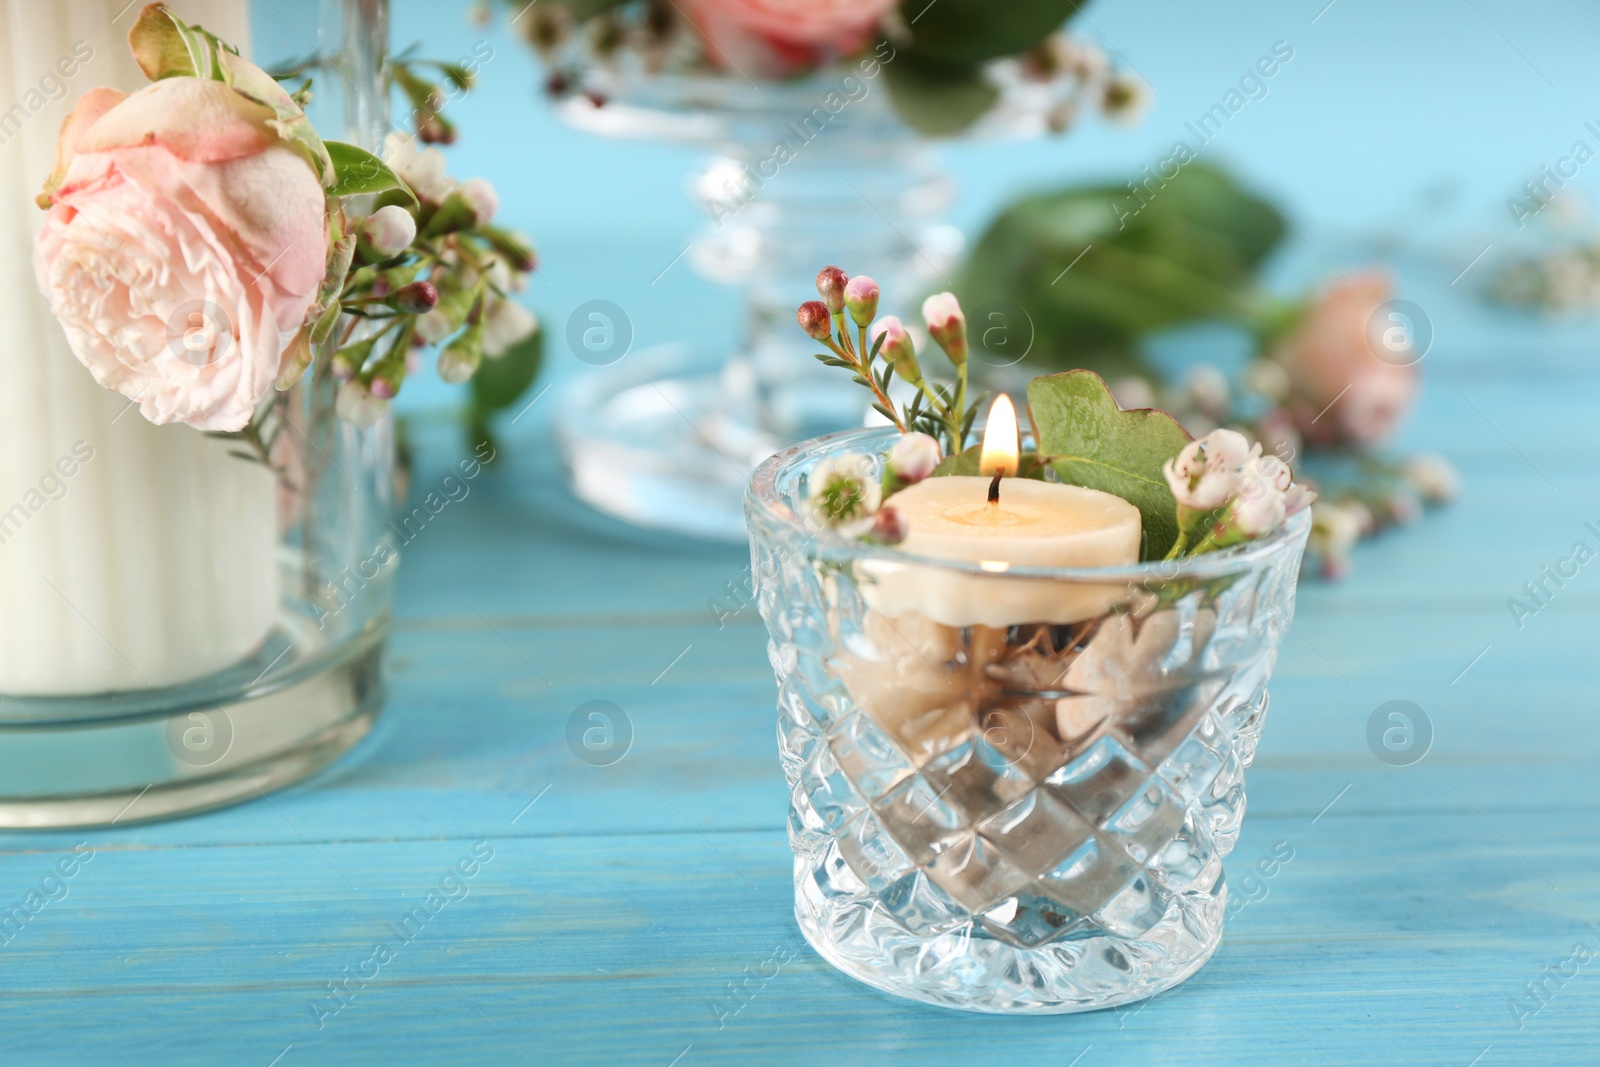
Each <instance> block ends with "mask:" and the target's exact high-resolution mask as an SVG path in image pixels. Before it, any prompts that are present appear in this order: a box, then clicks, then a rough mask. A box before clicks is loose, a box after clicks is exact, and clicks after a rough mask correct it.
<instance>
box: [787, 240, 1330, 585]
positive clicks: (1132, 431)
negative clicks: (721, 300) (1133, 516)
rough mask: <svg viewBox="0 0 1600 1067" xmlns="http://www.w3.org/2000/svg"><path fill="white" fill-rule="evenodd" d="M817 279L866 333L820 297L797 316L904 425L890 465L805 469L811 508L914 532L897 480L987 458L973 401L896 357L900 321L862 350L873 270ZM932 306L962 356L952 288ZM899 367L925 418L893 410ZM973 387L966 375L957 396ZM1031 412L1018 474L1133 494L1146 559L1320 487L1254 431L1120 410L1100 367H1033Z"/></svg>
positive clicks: (842, 519)
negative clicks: (1304, 481)
mask: <svg viewBox="0 0 1600 1067" xmlns="http://www.w3.org/2000/svg"><path fill="white" fill-rule="evenodd" d="M852 287H854V291H853V292H852ZM817 288H818V291H819V292H820V293H821V294H822V296H823V297H824V299H825V300H826V299H828V298H830V297H831V296H832V295H833V294H835V293H839V294H842V296H841V298H840V299H839V300H838V301H837V303H838V304H840V305H842V306H843V307H844V308H845V309H847V310H848V311H849V312H850V313H851V321H852V322H853V323H854V324H855V326H856V330H857V333H858V339H857V341H856V342H855V343H854V345H852V342H851V340H850V337H849V333H848V331H847V330H846V329H845V328H844V317H843V315H842V314H839V313H832V312H830V311H829V305H828V304H826V303H823V302H821V301H809V302H807V303H806V304H804V305H802V306H801V308H800V312H799V321H800V324H801V326H802V327H804V328H805V330H806V333H807V334H808V335H810V336H811V337H813V338H815V339H817V340H819V341H822V342H823V343H824V344H826V345H828V346H829V349H830V351H832V352H833V353H834V354H833V355H831V356H826V355H821V356H818V357H817V358H819V359H821V360H822V361H823V362H824V363H827V364H830V365H833V366H840V367H843V368H845V369H848V370H850V371H851V372H852V374H853V377H854V379H855V381H856V382H857V383H858V384H860V385H862V386H864V387H866V388H868V389H869V390H871V391H872V394H873V397H874V401H873V405H874V407H876V408H877V409H878V411H879V412H881V413H882V414H883V415H884V416H885V417H886V418H888V419H889V420H890V421H891V422H892V423H894V425H895V427H896V428H897V429H899V430H900V431H901V434H902V437H901V438H900V440H898V441H896V442H895V443H894V445H893V447H892V448H891V449H890V450H889V451H888V452H887V453H886V454H885V456H884V458H883V461H882V465H881V468H880V467H878V466H877V465H876V463H877V461H876V460H875V459H874V458H873V457H870V456H866V455H856V454H846V455H844V456H840V457H836V458H834V459H832V460H829V461H826V462H824V463H820V464H818V466H817V468H816V469H815V470H814V471H813V472H812V475H811V478H810V481H809V482H808V495H807V510H808V512H809V514H810V515H811V517H812V519H813V521H814V522H816V523H817V525H819V526H822V527H826V528H829V529H832V530H834V531H835V532H837V533H839V534H841V535H843V536H845V537H849V538H864V539H867V540H871V541H874V542H876V543H880V544H898V543H899V542H901V541H902V540H904V538H905V536H906V534H907V532H908V531H907V529H906V524H905V522H904V520H903V518H902V517H901V516H900V515H899V514H898V513H897V512H896V510H895V508H894V506H893V503H892V501H893V495H894V494H895V493H896V492H898V491H900V490H901V489H904V488H905V487H906V486H908V485H913V484H916V483H917V482H918V481H921V480H922V479H923V478H926V477H930V476H938V475H969V476H970V475H976V474H979V473H980V472H983V471H984V468H983V464H982V460H981V455H980V452H981V449H980V446H976V445H975V446H972V447H970V448H967V447H964V446H965V442H966V437H967V436H968V433H969V432H970V429H971V423H972V416H973V412H972V411H964V412H963V414H962V416H961V417H960V419H959V420H957V419H956V417H955V414H954V411H952V409H951V408H950V406H949V403H948V401H949V398H950V396H951V395H952V394H951V392H950V390H948V389H947V390H945V391H943V392H939V391H936V390H932V389H929V388H928V386H927V383H926V382H924V381H923V380H922V375H921V373H920V370H917V369H915V364H914V362H913V363H912V365H911V366H912V368H913V369H912V370H911V371H910V372H909V373H908V372H906V371H903V370H902V369H901V368H902V367H903V366H904V365H905V362H904V360H905V357H904V354H903V353H902V354H899V355H898V358H897V355H896V350H895V349H894V348H891V347H890V346H891V344H892V343H893V342H891V341H890V340H887V338H889V337H891V336H892V335H893V333H894V327H895V326H898V323H893V324H891V325H889V326H884V323H885V322H887V321H888V320H881V321H880V322H879V323H877V324H874V325H873V326H872V328H871V329H872V333H873V335H874V336H876V337H877V338H878V341H877V343H876V344H874V346H873V347H871V348H870V349H866V351H867V356H866V358H862V357H861V356H860V355H859V354H858V353H859V352H860V351H861V350H862V349H864V348H865V344H866V342H865V337H866V336H867V327H866V325H865V324H866V322H867V321H868V320H869V319H870V317H871V313H872V312H873V311H875V310H876V304H877V299H878V295H879V294H878V286H877V284H876V283H875V282H872V281H871V280H870V279H860V278H857V279H848V280H847V279H845V278H844V274H843V272H842V271H839V270H838V269H837V268H834V267H829V268H826V269H824V270H823V272H822V273H821V274H820V275H819V276H818V284H817ZM869 294H870V299H868V295H869ZM858 309H859V311H860V312H861V313H860V314H857V313H856V312H857V310H858ZM923 314H924V318H925V319H926V320H927V323H928V327H929V332H930V333H931V334H932V335H933V337H934V339H935V340H937V341H938V342H939V343H940V345H941V346H942V347H943V348H944V350H945V352H946V354H947V355H951V356H952V362H955V363H956V365H957V366H958V367H959V368H964V365H965V358H964V357H965V355H966V350H965V349H966V335H965V317H964V315H963V314H962V312H961V307H960V304H959V303H958V302H957V301H956V299H955V297H953V296H951V295H950V294H948V293H941V294H939V295H937V296H934V297H930V298H929V299H928V301H927V302H926V303H925V304H924V306H923ZM901 329H902V332H903V327H902V328H901ZM880 351H882V352H884V353H886V354H887V359H888V362H887V363H886V364H885V365H884V366H883V367H882V368H875V367H874V365H873V359H874V357H876V356H877V355H878V353H879V352H880ZM913 359H914V354H913ZM891 370H892V371H893V372H897V373H899V374H900V375H901V376H902V377H903V378H905V379H906V380H907V381H908V382H911V383H912V384H915V385H916V386H917V387H918V393H917V395H916V399H914V400H913V404H915V403H917V402H918V401H920V400H922V399H923V398H927V399H928V400H929V401H930V404H929V408H928V410H926V411H923V412H922V414H921V415H920V416H919V417H918V418H916V419H911V418H907V417H906V415H905V413H904V412H903V411H901V412H897V411H896V409H895V407H894V405H893V403H892V402H891V401H890V399H889V397H888V395H887V394H888V384H889V380H888V379H889V375H890V373H891ZM965 388H966V381H965V376H964V374H963V378H962V381H961V383H960V386H959V387H958V389H957V390H956V395H960V394H961V393H963V392H964V390H965ZM1027 413H1028V421H1029V423H1030V425H1031V428H1032V433H1031V435H1030V437H1031V441H1030V442H1029V446H1030V447H1027V448H1024V449H1023V450H1022V453H1021V455H1020V456H1019V457H1018V460H1017V463H1016V466H1015V469H1014V471H1013V472H1012V473H1013V474H1014V476H1017V477H1023V478H1036V479H1041V480H1046V481H1055V482H1060V483H1063V484H1066V485H1076V486H1082V487H1084V488H1087V489H1094V490H1098V491H1100V492H1104V493H1110V494H1112V495H1115V496H1120V497H1121V498H1122V499H1124V500H1126V501H1128V502H1129V503H1130V504H1132V505H1134V506H1135V507H1136V508H1138V509H1139V514H1140V522H1141V530H1142V534H1143V549H1142V558H1143V559H1144V560H1146V561H1151V560H1174V559H1179V558H1182V557H1186V556H1195V555H1199V554H1201V553H1205V552H1213V551H1217V550H1220V549H1224V548H1230V547H1232V546H1234V545H1238V544H1241V543H1243V542H1245V541H1251V540H1256V539H1259V538H1263V537H1267V536H1270V535H1271V534H1273V533H1274V532H1275V531H1277V530H1278V529H1279V528H1280V527H1281V526H1282V525H1283V524H1284V522H1285V521H1286V520H1287V519H1288V518H1289V517H1290V516H1292V515H1294V514H1296V513H1298V512H1300V511H1302V510H1304V509H1305V508H1306V507H1308V506H1309V505H1310V504H1311V502H1312V501H1313V500H1314V499H1315V498H1316V494H1315V493H1314V492H1313V491H1312V490H1311V489H1310V488H1308V487H1307V486H1305V485H1300V484H1296V483H1295V482H1294V478H1293V474H1292V472H1291V471H1290V469H1289V466H1288V464H1286V463H1284V462H1283V460H1281V459H1280V458H1278V457H1277V456H1273V455H1264V454H1263V453H1262V449H1261V445H1260V444H1259V443H1252V442H1250V441H1249V440H1248V439H1247V438H1246V437H1245V436H1244V435H1243V434H1241V433H1238V432H1237V431H1234V430H1228V429H1219V430H1214V431H1212V432H1211V433H1210V434H1208V435H1206V436H1205V437H1204V438H1201V439H1200V440H1195V439H1194V438H1192V437H1191V436H1190V435H1189V433H1188V432H1187V431H1185V430H1184V428H1183V427H1182V426H1181V425H1179V423H1178V422H1177V420H1175V419H1174V418H1173V417H1172V416H1171V415H1168V414H1167V413H1166V412H1164V411H1159V410H1156V409H1153V408H1145V409H1133V410H1124V409H1122V408H1121V407H1120V406H1119V405H1118V404H1117V402H1116V400H1115V399H1114V398H1113V396H1112V394H1111V390H1110V389H1109V388H1107V386H1106V383H1105V382H1104V380H1102V379H1101V378H1100V376H1099V375H1097V374H1095V373H1093V372H1092V371H1085V370H1074V371H1067V372H1065V373H1061V374H1049V375H1042V376H1040V377H1038V378H1035V379H1034V380H1033V381H1032V382H1030V383H1029V385H1028V403H1027ZM920 426H928V427H930V428H931V429H933V430H934V431H935V432H938V433H941V434H943V435H944V436H945V441H946V443H947V444H948V445H950V446H951V447H950V448H949V451H948V455H947V456H941V448H940V442H939V441H938V440H936V439H935V438H934V437H933V436H930V435H929V434H927V433H923V432H919V427H920ZM995 484H996V486H998V484H999V483H998V481H996V483H995ZM991 499H993V498H991Z"/></svg>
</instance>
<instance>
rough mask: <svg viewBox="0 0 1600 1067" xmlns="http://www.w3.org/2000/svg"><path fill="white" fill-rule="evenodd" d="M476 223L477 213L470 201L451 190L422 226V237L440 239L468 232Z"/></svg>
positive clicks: (455, 190)
mask: <svg viewBox="0 0 1600 1067" xmlns="http://www.w3.org/2000/svg"><path fill="white" fill-rule="evenodd" d="M477 222H478V213H477V211H475V210H474V209H473V207H472V203H471V201H469V200H468V199H467V198H466V197H464V196H462V195H461V192H460V190H457V189H452V190H450V191H449V192H448V193H446V194H445V198H444V200H443V201H441V202H440V204H439V206H438V207H437V208H435V209H434V211H433V214H431V215H429V216H428V217H427V219H426V220H425V221H424V222H423V224H422V230H421V234H422V236H423V237H442V236H444V235H445V234H447V233H457V232H459V231H461V230H469V229H471V228H472V227H473V226H475V225H476V224H477Z"/></svg>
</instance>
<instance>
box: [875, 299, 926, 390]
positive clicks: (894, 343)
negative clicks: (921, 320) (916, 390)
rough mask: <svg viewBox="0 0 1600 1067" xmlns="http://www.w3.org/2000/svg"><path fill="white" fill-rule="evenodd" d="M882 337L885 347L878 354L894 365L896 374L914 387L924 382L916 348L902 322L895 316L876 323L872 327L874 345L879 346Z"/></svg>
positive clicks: (887, 316)
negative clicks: (879, 339)
mask: <svg viewBox="0 0 1600 1067" xmlns="http://www.w3.org/2000/svg"><path fill="white" fill-rule="evenodd" d="M880 336H882V337H883V347H882V348H880V349H878V354H879V355H881V356H883V358H884V359H886V360H888V361H889V362H890V363H892V364H894V371H895V373H896V374H898V375H900V377H901V378H903V379H905V380H906V381H908V382H910V383H911V384H912V385H915V384H917V383H918V382H920V381H922V368H921V367H920V366H918V364H917V350H916V346H915V345H913V344H912V343H911V334H910V333H909V332H907V330H906V328H905V326H904V325H903V324H902V323H901V322H900V320H899V319H898V318H896V317H895V316H893V315H885V316H884V317H883V318H881V319H879V320H878V321H877V322H875V323H874V324H873V326H872V343H873V344H877V343H878V338H879V337H880Z"/></svg>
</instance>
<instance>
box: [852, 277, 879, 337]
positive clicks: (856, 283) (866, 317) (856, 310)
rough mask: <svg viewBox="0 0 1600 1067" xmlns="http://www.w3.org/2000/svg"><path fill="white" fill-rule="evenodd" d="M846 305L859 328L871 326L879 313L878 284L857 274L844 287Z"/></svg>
mask: <svg viewBox="0 0 1600 1067" xmlns="http://www.w3.org/2000/svg"><path fill="white" fill-rule="evenodd" d="M844 304H845V307H847V308H849V309H850V317H851V318H852V319H854V320H855V323H856V325H857V326H866V325H869V324H870V323H871V322H872V317H873V316H874V315H876V314H877V313H878V283H877V282H875V281H873V280H872V279H871V278H869V277H867V276H866V275H865V274H857V275H856V276H855V277H854V278H851V279H850V281H849V282H848V283H846V285H845V287H844Z"/></svg>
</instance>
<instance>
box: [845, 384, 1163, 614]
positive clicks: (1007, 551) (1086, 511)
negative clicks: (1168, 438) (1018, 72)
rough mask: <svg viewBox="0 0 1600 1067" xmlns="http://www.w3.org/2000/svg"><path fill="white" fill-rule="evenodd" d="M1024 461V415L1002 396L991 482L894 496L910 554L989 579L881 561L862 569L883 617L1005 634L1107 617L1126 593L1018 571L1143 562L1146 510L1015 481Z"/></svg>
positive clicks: (983, 466)
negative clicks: (1028, 626) (966, 567)
mask: <svg viewBox="0 0 1600 1067" xmlns="http://www.w3.org/2000/svg"><path fill="white" fill-rule="evenodd" d="M1020 451H1021V449H1020V444H1019V440H1018V433H1017V416H1016V411H1015V409H1014V408H1013V407H1012V405H1011V401H1010V399H1009V398H1007V397H1006V396H1004V395H1002V396H1000V397H997V398H996V399H995V402H994V406H993V407H991V408H990V409H989V421H988V424H987V425H986V427H985V430H984V437H983V448H982V450H981V453H980V456H981V458H980V461H979V470H980V471H981V472H982V474H981V475H980V476H978V477H972V476H960V475H955V476H951V477H944V478H928V479H926V480H924V481H921V482H918V483H917V484H916V485H913V486H910V487H908V488H906V489H902V490H901V491H900V492H898V493H896V494H895V495H894V496H893V497H891V498H890V500H889V501H888V503H891V504H892V505H893V506H894V507H895V508H896V509H897V510H898V511H899V512H900V515H901V517H902V519H903V520H904V522H905V525H906V529H907V531H908V532H907V534H906V538H905V540H904V541H903V542H901V544H900V546H899V547H900V549H901V550H903V551H905V552H907V553H910V554H913V555H919V556H932V557H937V558H939V559H948V560H962V561H968V562H971V563H976V564H977V565H978V566H979V567H980V568H981V569H982V572H983V573H976V574H975V573H971V572H967V571H956V570H951V569H948V568H936V567H927V566H920V565H917V564H914V563H904V564H902V563H892V562H882V561H878V560H873V561H871V562H870V563H864V564H862V566H861V571H862V583H861V586H862V595H863V596H864V597H865V598H866V600H867V602H868V603H869V604H870V605H871V606H872V607H873V608H874V609H876V610H877V611H879V612H881V613H883V614H884V615H888V616H891V617H892V616H897V615H905V614H909V613H912V612H916V613H918V614H921V615H922V616H924V617H926V618H928V619H931V620H933V621H935V622H939V623H943V624H944V625H946V626H954V627H964V626H991V627H996V628H1000V627H1007V626H1016V625H1020V624H1023V623H1041V622H1043V623H1057V624H1060V623H1070V622H1078V621H1081V620H1083V619H1088V618H1093V617H1095V616H1097V615H1100V614H1103V613H1104V612H1105V611H1106V609H1107V608H1108V607H1109V606H1110V604H1111V603H1112V602H1113V601H1114V600H1115V599H1116V597H1117V596H1118V595H1119V593H1120V592H1121V587H1120V586H1119V585H1116V584H1111V583H1089V582H1069V581H1057V580H1053V579H1048V578H1020V577H1013V576H1010V575H1008V573H1007V572H1009V571H1010V570H1011V569H1012V568H1014V567H1110V566H1118V565H1124V564H1131V563H1134V562H1136V561H1137V560H1138V558H1139V544H1140V524H1139V509H1138V508H1136V507H1134V506H1133V505H1132V504H1130V503H1128V502H1127V501H1126V500H1123V499H1122V498H1121V497H1117V496H1112V495H1111V494H1110V493H1102V492H1099V491H1098V490H1095V489H1085V488H1082V487H1081V486H1075V485H1057V484H1055V483H1053V482H1042V481H1038V480H1036V479H1032V478H1016V477H1012V475H1015V474H1016V472H1017V466H1018V461H1019V456H1020Z"/></svg>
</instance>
